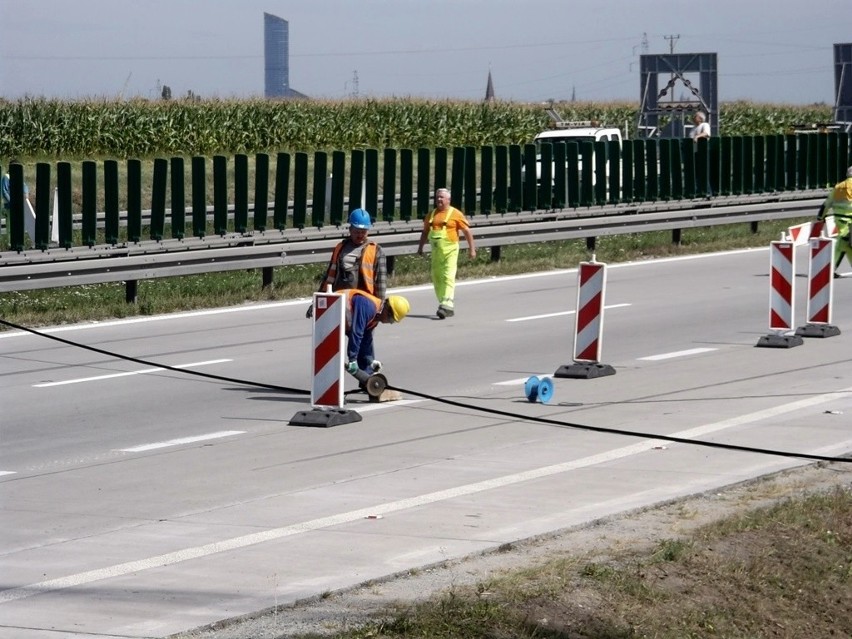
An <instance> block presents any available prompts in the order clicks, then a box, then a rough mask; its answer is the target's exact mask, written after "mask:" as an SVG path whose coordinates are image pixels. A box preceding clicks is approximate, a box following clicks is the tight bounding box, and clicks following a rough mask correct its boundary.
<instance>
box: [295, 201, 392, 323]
mask: <svg viewBox="0 0 852 639" xmlns="http://www.w3.org/2000/svg"><path fill="white" fill-rule="evenodd" d="M371 226H373V223H372V221H371V220H370V214H369V213H368V212H367V211H365V210H364V209H355V210H354V211H352V212H351V213H350V214H349V237H348V238H346V239H345V240H341V241H340V242H339V243H338V245H337V246H335V247H334V251H333V252H332V253H331V259H330V260H329V262H328V268H326V271H325V276H324V277H323V279H322V282H321V283H320V287H319V292H320V293H324V292H325V291H326V290H327V288H328V287H329V286H331V290H332V291H339V290H341V289H349V288H355V289H358V290H361V291H365V292H367V293H369V294H370V295H374V296H375V297H378V298H379V299H380V300H383V299H384V298H385V292H386V291H387V275H388V267H387V259H386V258H385V254H384V253H383V252H382V249H381V247H380V246H379V245H378V244H376V243H375V242H373V241H372V240H368V239H367V235H368V234H369V232H370V227H371ZM313 314H314V307H313V304H311V306H309V307H308V312H307V313H305V317H311V316H313Z"/></svg>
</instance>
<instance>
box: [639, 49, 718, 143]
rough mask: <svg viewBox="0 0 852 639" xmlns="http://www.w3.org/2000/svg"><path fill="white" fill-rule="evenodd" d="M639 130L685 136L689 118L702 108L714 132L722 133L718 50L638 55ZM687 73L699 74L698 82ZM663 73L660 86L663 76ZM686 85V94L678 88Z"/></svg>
mask: <svg viewBox="0 0 852 639" xmlns="http://www.w3.org/2000/svg"><path fill="white" fill-rule="evenodd" d="M639 70H640V87H639V89H640V96H641V106H640V111H639V122H638V131H639V135H640V136H642V137H664V138H678V137H685V136H686V130H687V126H688V122H689V120H691V118H692V116H693V114H694V113H695V112H696V111H703V112H704V114H705V115H706V116H707V122H708V123H709V124H710V130H711V131H712V133H713V135H714V136H715V135H718V134H719V94H718V86H719V85H718V72H717V67H716V54H715V53H668V54H648V55H642V56H640V58H639ZM688 74H692V75H695V74H697V76H698V86H695V84H694V83H693V81H692V80H690V79H689V77H688ZM661 76H663V80H662V84H663V87H662V88H660V84H661V82H660V77H661ZM678 87H682V88H681V89H680V90H681V92H683V89H686V90H687V91H688V92H689V95H687V96H686V97H685V98H683V97H680V98H678V97H676V96H675V91H676V90H678Z"/></svg>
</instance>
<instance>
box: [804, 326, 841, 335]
mask: <svg viewBox="0 0 852 639" xmlns="http://www.w3.org/2000/svg"><path fill="white" fill-rule="evenodd" d="M796 335H799V336H800V337H834V336H835V335H840V329H839V328H838V327H837V326H834V325H833V324H805V325H804V326H800V327H799V328H797V329H796Z"/></svg>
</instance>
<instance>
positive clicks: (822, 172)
mask: <svg viewBox="0 0 852 639" xmlns="http://www.w3.org/2000/svg"><path fill="white" fill-rule="evenodd" d="M814 153H815V154H816V158H815V160H816V161H815V162H814V165H815V166H814V183H813V185H812V186H813V187H815V188H822V187H823V186H827V185H828V170H827V169H828V135H827V134H826V133H817V134H816V149H815V150H814ZM831 184H832V186H834V184H835V182H834V181H832V183H831Z"/></svg>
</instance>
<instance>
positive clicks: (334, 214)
mask: <svg viewBox="0 0 852 639" xmlns="http://www.w3.org/2000/svg"><path fill="white" fill-rule="evenodd" d="M345 185H346V154H345V153H344V152H343V151H332V153H331V202H330V203H329V221H330V222H331V224H334V225H335V226H340V225H341V224H343V223H344V221H345V219H346V216H345V215H344V213H343V206H344V198H343V189H344V186H345Z"/></svg>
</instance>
